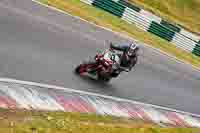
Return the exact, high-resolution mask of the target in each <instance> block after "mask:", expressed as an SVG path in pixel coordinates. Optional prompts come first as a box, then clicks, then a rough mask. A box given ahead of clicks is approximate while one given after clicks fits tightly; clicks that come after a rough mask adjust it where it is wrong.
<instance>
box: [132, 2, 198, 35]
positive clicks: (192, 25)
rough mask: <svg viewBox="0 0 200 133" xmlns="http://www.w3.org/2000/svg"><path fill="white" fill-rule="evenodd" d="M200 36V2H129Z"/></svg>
mask: <svg viewBox="0 0 200 133" xmlns="http://www.w3.org/2000/svg"><path fill="white" fill-rule="evenodd" d="M128 1H130V2H131V3H134V4H136V5H138V6H140V7H142V8H144V9H146V10H149V11H151V12H153V13H154V14H156V15H158V16H161V17H162V18H165V19H167V20H168V21H171V22H174V23H177V24H181V25H182V26H183V27H185V28H186V29H188V30H190V31H193V32H196V33H198V34H199V35H200V23H199V22H200V16H199V12H200V1H199V0H165V1H162V0H128Z"/></svg>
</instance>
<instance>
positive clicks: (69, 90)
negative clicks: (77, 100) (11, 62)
mask: <svg viewBox="0 0 200 133" xmlns="http://www.w3.org/2000/svg"><path fill="white" fill-rule="evenodd" d="M0 82H7V83H17V84H24V85H30V86H38V87H42V88H49V89H58V90H64V91H66V92H67V91H68V92H75V93H80V94H86V95H92V96H98V97H103V98H108V99H112V100H115V101H123V102H129V103H133V104H138V105H144V106H149V107H153V108H157V109H162V110H166V111H172V112H177V113H182V114H185V115H190V116H194V117H198V118H200V115H197V114H193V113H189V112H184V111H179V110H175V109H171V108H167V107H164V106H157V105H153V104H147V103H142V102H138V101H133V100H128V99H123V98H118V97H113V96H106V95H102V94H97V93H92V92H85V91H81V90H75V89H71V88H64V87H60V86H55V85H47V84H42V83H36V82H30V81H22V80H16V79H9V78H0Z"/></svg>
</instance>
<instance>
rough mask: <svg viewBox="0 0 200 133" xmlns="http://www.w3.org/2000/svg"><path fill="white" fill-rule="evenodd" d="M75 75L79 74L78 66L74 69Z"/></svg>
mask: <svg viewBox="0 0 200 133" xmlns="http://www.w3.org/2000/svg"><path fill="white" fill-rule="evenodd" d="M75 73H76V74H80V65H78V66H77V67H76V68H75Z"/></svg>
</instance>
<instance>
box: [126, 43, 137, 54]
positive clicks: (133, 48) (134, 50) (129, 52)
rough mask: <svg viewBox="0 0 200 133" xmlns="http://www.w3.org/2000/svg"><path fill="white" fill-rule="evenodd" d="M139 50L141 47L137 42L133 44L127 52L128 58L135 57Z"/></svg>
mask: <svg viewBox="0 0 200 133" xmlns="http://www.w3.org/2000/svg"><path fill="white" fill-rule="evenodd" d="M138 50H139V45H138V44H136V42H132V43H131V44H130V46H129V49H128V51H127V54H128V56H133V55H134V54H135V53H136V52H137V51H138Z"/></svg>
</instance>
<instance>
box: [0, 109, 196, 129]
mask: <svg viewBox="0 0 200 133" xmlns="http://www.w3.org/2000/svg"><path fill="white" fill-rule="evenodd" d="M0 117H1V118H3V119H0V132H1V133H33V131H36V133H198V132H199V131H200V129H195V128H187V129H186V128H161V127H159V126H156V125H154V124H152V123H147V122H146V123H145V122H142V121H140V120H130V119H124V118H116V117H110V116H97V115H95V114H80V113H64V112H33V111H20V110H15V111H9V110H3V111H2V110H1V111H0Z"/></svg>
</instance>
